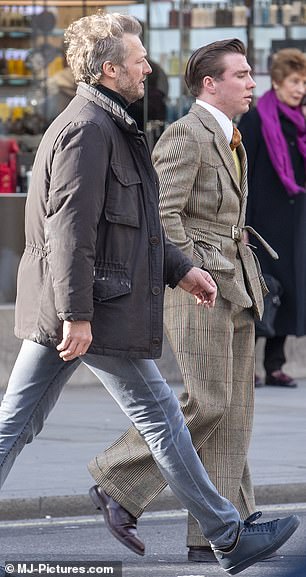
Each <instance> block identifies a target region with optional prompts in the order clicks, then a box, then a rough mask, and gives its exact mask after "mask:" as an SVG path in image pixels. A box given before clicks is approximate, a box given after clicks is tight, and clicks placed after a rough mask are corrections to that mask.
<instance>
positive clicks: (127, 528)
mask: <svg viewBox="0 0 306 577" xmlns="http://www.w3.org/2000/svg"><path fill="white" fill-rule="evenodd" d="M89 495H90V497H91V499H92V501H93V502H94V504H95V506H96V507H97V509H101V511H102V513H103V515H104V521H105V524H106V526H107V528H108V529H109V530H110V532H111V534H112V535H113V536H114V537H116V539H118V540H119V541H120V543H122V544H123V545H125V546H126V547H128V549H131V551H134V553H137V555H144V553H145V546H144V543H143V542H142V541H141V540H140V539H139V537H138V535H137V519H136V517H134V516H133V515H131V513H129V512H128V511H127V510H126V509H124V508H123V507H121V505H120V504H119V503H117V501H114V499H112V497H110V496H109V495H107V494H106V493H105V492H104V491H103V489H102V488H101V487H98V485H94V487H91V489H89Z"/></svg>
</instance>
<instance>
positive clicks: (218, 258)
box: [193, 242, 235, 276]
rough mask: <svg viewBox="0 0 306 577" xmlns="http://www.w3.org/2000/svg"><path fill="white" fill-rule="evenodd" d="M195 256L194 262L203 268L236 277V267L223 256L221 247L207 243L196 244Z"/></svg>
mask: <svg viewBox="0 0 306 577" xmlns="http://www.w3.org/2000/svg"><path fill="white" fill-rule="evenodd" d="M193 254H194V261H195V262H196V264H197V265H198V266H200V267H201V268H204V269H206V270H208V271H212V272H213V271H218V272H224V273H226V274H227V275H230V276H234V274H235V265H234V264H233V263H232V262H231V261H230V260H228V259H227V258H226V257H225V256H224V255H223V254H222V252H221V250H220V248H219V247H217V246H214V245H212V244H206V243H205V242H196V243H195V245H194V252H193Z"/></svg>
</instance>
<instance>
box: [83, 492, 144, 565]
mask: <svg viewBox="0 0 306 577" xmlns="http://www.w3.org/2000/svg"><path fill="white" fill-rule="evenodd" d="M89 496H90V498H91V500H92V501H93V503H94V505H95V507H96V508H97V509H99V511H102V514H103V517H104V521H105V525H106V526H107V528H108V530H109V531H110V533H111V534H112V535H113V537H115V538H116V539H118V541H120V543H122V545H124V546H125V547H127V548H128V549H130V550H131V551H133V552H134V553H136V554H137V555H140V556H141V557H143V556H144V554H145V551H143V552H141V551H140V550H139V549H137V548H136V547H133V545H132V543H131V544H130V543H127V542H126V541H125V539H123V538H122V537H121V535H119V534H118V533H116V531H114V529H113V527H112V526H111V524H110V522H109V520H108V511H107V508H106V507H105V505H104V503H103V501H102V498H101V496H100V495H99V493H98V492H97V491H96V489H95V488H94V487H91V488H90V489H89Z"/></svg>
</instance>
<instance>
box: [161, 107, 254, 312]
mask: <svg viewBox="0 0 306 577" xmlns="http://www.w3.org/2000/svg"><path fill="white" fill-rule="evenodd" d="M237 153H238V157H239V160H240V165H241V179H239V176H238V173H237V169H236V166H235V161H234V158H233V154H232V151H231V148H230V146H229V144H228V141H227V139H226V136H225V134H224V132H223V130H222V128H221V127H220V125H219V124H218V122H217V121H216V120H215V118H214V117H213V116H212V114H210V113H209V112H208V111H207V110H205V109H204V108H203V107H202V106H200V105H198V104H193V105H192V107H191V109H190V111H189V113H188V114H187V115H185V116H184V117H182V118H181V119H179V120H178V121H176V122H174V123H173V124H171V125H170V126H169V127H168V128H167V130H166V131H165V132H164V133H163V135H162V136H161V138H160V139H159V141H158V143H157V144H156V146H155V148H154V151H153V162H154V165H155V168H156V170H157V173H158V176H159V179H160V211H161V218H162V221H163V224H164V227H165V230H166V234H167V236H168V237H169V239H170V240H172V241H173V242H174V243H175V244H176V245H177V246H179V247H180V248H181V249H182V250H183V251H184V252H185V254H187V255H188V256H189V257H191V258H192V259H193V262H194V263H195V264H196V265H198V266H201V267H202V268H204V269H206V270H208V271H209V272H210V274H211V275H212V277H213V278H214V280H215V281H216V283H217V285H218V288H219V290H220V293H221V295H222V296H223V297H224V298H225V299H227V300H229V301H231V302H233V303H235V304H237V305H239V306H242V307H250V306H252V305H253V307H254V312H255V313H256V314H257V315H258V316H261V315H262V312H263V294H264V292H265V284H264V281H263V278H262V275H261V272H260V267H259V265H258V261H257V259H256V256H255V255H254V254H253V252H252V250H251V248H250V247H249V246H247V245H246V244H245V243H244V242H243V241H242V239H241V238H240V239H239V240H237V239H236V240H235V239H233V238H231V236H230V233H231V229H232V226H237V227H243V226H244V224H245V211H246V201H247V159H246V153H245V149H244V147H243V145H242V144H241V145H240V146H239V147H238V148H237ZM239 180H240V181H239ZM223 229H224V230H223Z"/></svg>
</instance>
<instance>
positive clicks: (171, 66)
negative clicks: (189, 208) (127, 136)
mask: <svg viewBox="0 0 306 577" xmlns="http://www.w3.org/2000/svg"><path fill="white" fill-rule="evenodd" d="M98 9H100V10H105V11H118V12H125V13H129V14H133V15H134V16H136V17H137V18H138V19H139V20H140V21H141V22H142V23H143V28H144V43H145V45H146V47H147V49H148V54H149V58H150V62H151V64H152V68H153V72H154V73H153V74H152V75H151V77H149V79H148V85H147V93H146V98H145V101H144V103H141V104H139V105H136V106H135V108H134V109H133V114H134V115H135V118H137V121H138V123H139V125H140V126H141V128H143V129H144V130H146V132H147V135H148V139H149V144H150V146H151V147H152V146H153V145H154V143H155V142H156V140H157V138H158V137H159V136H160V134H161V133H162V131H163V130H164V128H165V126H167V124H169V123H171V122H173V121H174V120H175V119H176V118H178V117H179V116H181V115H182V114H183V113H184V112H186V110H187V109H188V108H189V106H190V103H191V99H190V97H189V96H188V94H187V91H186V89H185V86H184V80H183V74H182V73H183V71H184V68H185V65H186V62H187V60H188V58H189V56H190V54H191V53H192V52H193V51H194V50H195V49H196V48H198V47H199V46H201V45H203V44H207V43H209V42H213V41H214V40H218V39H221V38H230V37H233V36H235V37H238V38H240V39H241V40H243V42H245V44H246V45H247V47H248V57H249V61H250V63H251V65H252V67H253V69H254V72H255V78H256V82H257V88H256V94H257V96H258V95H260V94H261V93H262V92H264V91H265V90H266V89H267V88H268V87H269V74H268V66H269V59H270V56H271V54H272V52H273V51H275V50H278V49H279V48H281V47H284V46H295V47H298V48H300V49H302V50H306V41H305V38H306V0H290V1H289V0H288V1H287V0H246V1H245V2H244V1H243V0H224V1H222V2H220V1H215V0H209V1H208V2H198V1H196V2H193V1H188V2H187V1H186V0H178V1H176V0H173V1H170V2H169V1H167V0H161V1H158V0H146V2H135V1H133V0H131V1H130V0H126V1H124V0H117V1H113V2H107V1H106V0H102V1H101V2H99V1H98V0H53V1H52V0H41V1H39V0H33V1H31V0H20V1H13V0H12V1H10V0H9V1H5V0H0V219H1V220H0V305H1V304H5V303H12V302H14V298H15V283H16V269H17V264H18V261H19V257H20V254H21V252H22V249H23V225H24V223H23V213H24V204H25V198H26V194H27V189H28V183H29V179H30V178H31V168H32V163H33V159H34V155H35V151H36V149H37V146H38V144H39V141H40V139H41V136H42V134H43V132H44V130H45V129H46V127H47V126H48V125H49V124H50V122H51V121H52V120H53V118H54V117H55V116H56V115H57V114H58V113H59V112H60V111H61V110H62V109H63V108H64V107H65V106H66V105H67V104H68V102H69V100H70V99H71V98H72V97H73V95H74V92H75V84H74V82H73V78H72V75H71V73H70V71H69V69H68V68H67V66H66V63H65V51H64V44H63V32H64V29H65V28H66V27H67V26H68V25H69V24H70V23H71V22H72V21H73V20H75V19H77V18H79V17H81V16H83V15H88V14H90V13H93V12H96V11H97V10H98Z"/></svg>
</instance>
